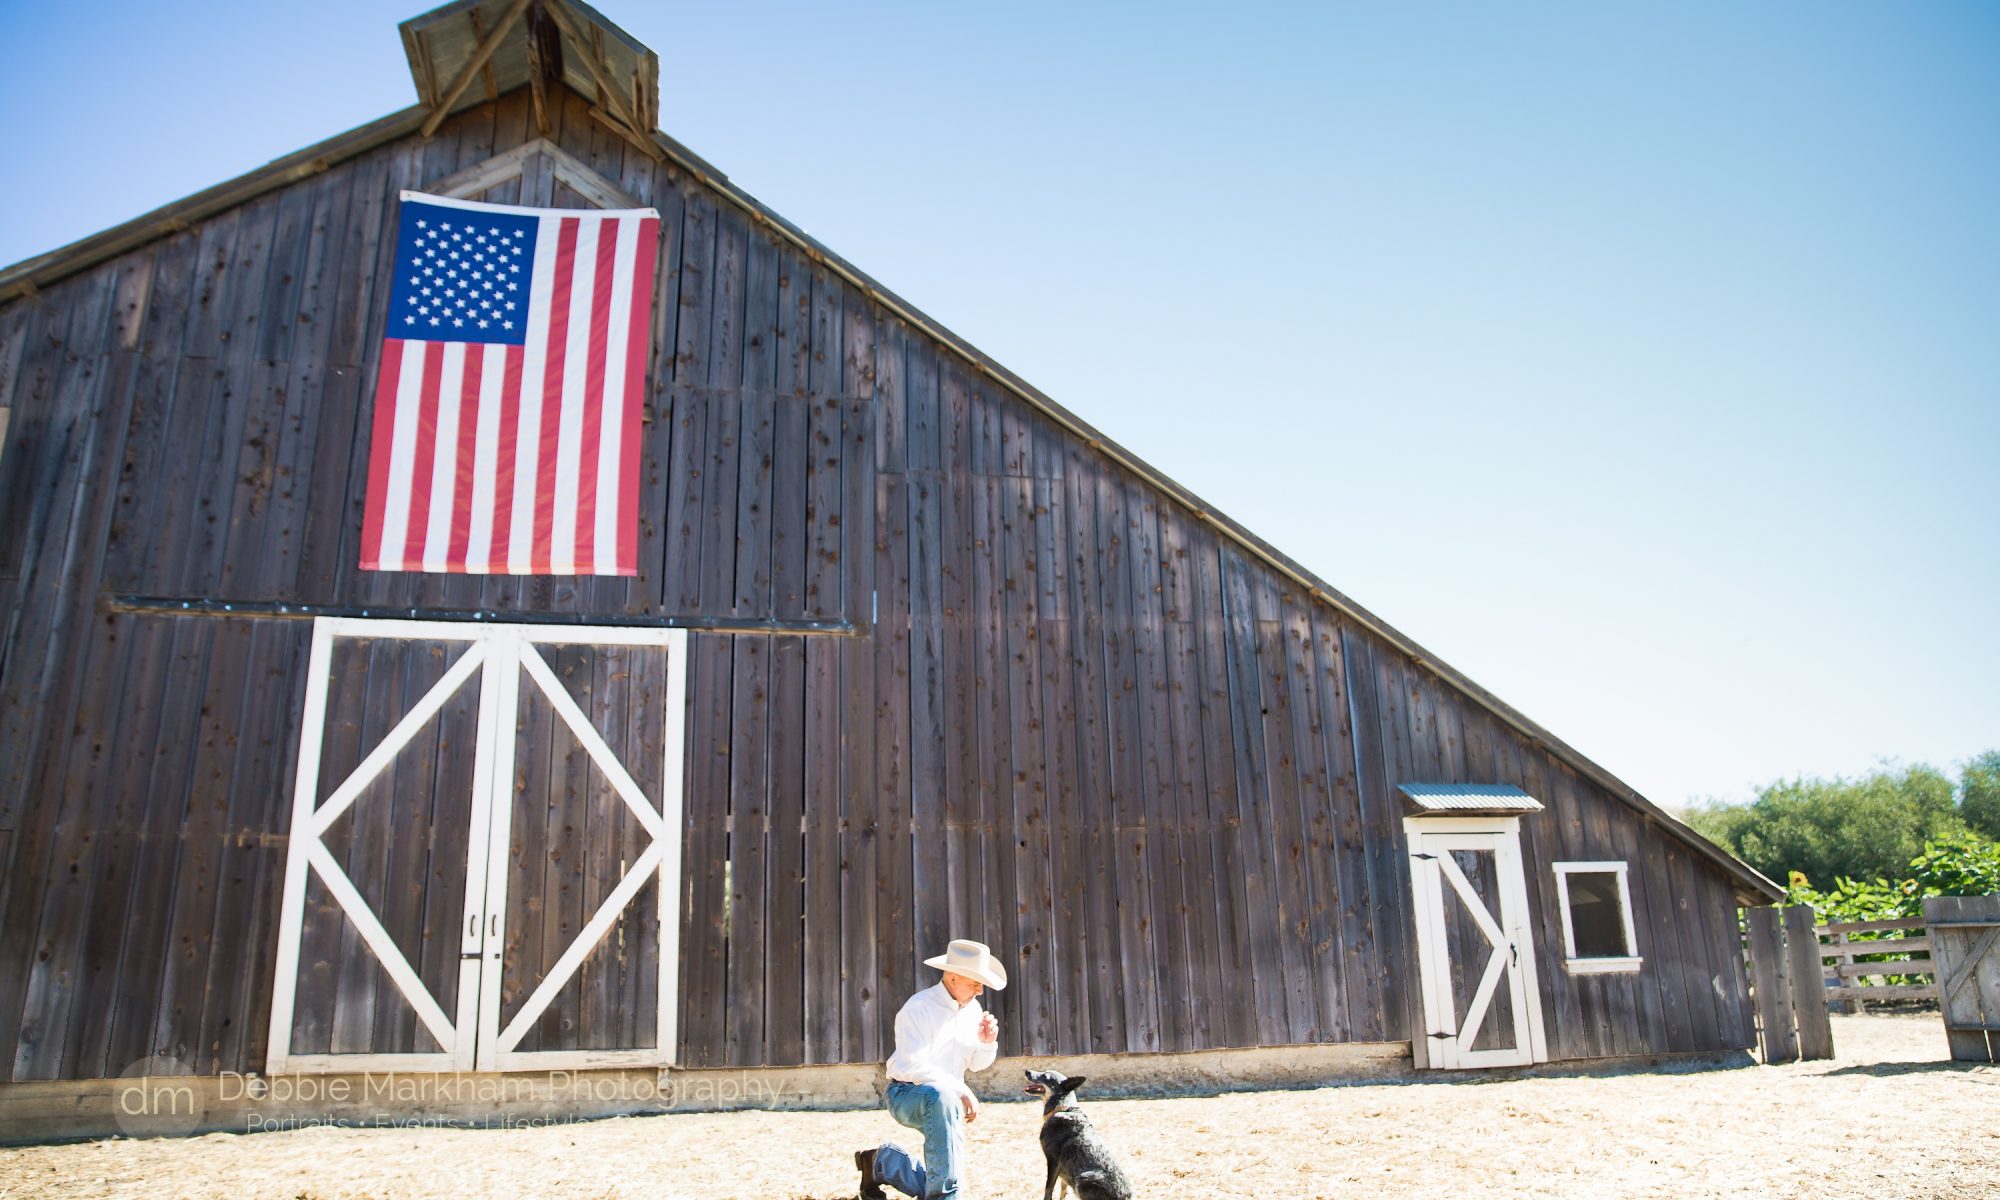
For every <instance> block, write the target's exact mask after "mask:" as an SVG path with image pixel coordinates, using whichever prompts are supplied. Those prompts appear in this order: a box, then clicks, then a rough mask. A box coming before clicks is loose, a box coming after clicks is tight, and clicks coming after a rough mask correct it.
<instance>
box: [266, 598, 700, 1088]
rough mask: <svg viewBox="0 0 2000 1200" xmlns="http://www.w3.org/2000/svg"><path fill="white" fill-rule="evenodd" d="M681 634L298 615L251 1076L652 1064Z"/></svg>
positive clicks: (664, 982) (666, 1012) (667, 908)
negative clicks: (262, 1046) (299, 708)
mask: <svg viewBox="0 0 2000 1200" xmlns="http://www.w3.org/2000/svg"><path fill="white" fill-rule="evenodd" d="M686 637H687V635H686V634H685V632H682V631H678V630H660V629H629V628H619V629H602V628H579V627H552V626H528V625H472V624H461V623H453V622H418V621H365V620H350V619H344V618H321V619H320V620H318V621H317V622H316V623H315V627H314V636H313V647H312V657H311V663H310V668H309V678H308V682H307V687H306V703H305V713H304V721H303V725H302V731H303V732H302V735H301V738H300V744H299V767H298V777H297V784H296V790H295V794H294V802H293V819H292V834H291V843H290V855H289V859H288V865H287V870H286V879H285V891H284V895H283V909H282V914H283V915H282V925H281V928H280V933H279V947H278V964H277V973H276V980H275V984H274V993H273V1001H272V1006H271V1007H272V1011H271V1031H270V1051H269V1055H268V1063H267V1068H266V1069H267V1070H268V1071H270V1072H271V1073H273V1074H276V1073H282V1072H310V1071H368V1070H379V1069H390V1068H400V1069H409V1070H460V1071H465V1070H488V1071H501V1070H521V1069H531V1068H533V1069H539V1068H557V1069H571V1068H578V1067H613V1066H654V1065H665V1064H667V1063H668V1062H670V1061H671V1059H672V1056H673V1048H674V1045H675V1028H674V1022H675V995H676V990H677V963H678V958H679V954H678V934H679V906H678V895H679V881H680V873H681V864H680V825H681V808H682V743H683V737H684V725H685V714H686V709H687V704H686V671H685V650H686Z"/></svg>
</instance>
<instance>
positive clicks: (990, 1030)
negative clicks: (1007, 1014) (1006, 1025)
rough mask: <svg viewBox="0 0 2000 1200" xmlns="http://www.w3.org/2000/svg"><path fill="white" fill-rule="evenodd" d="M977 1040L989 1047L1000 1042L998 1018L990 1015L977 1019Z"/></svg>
mask: <svg viewBox="0 0 2000 1200" xmlns="http://www.w3.org/2000/svg"><path fill="white" fill-rule="evenodd" d="M979 1040H980V1041H982V1042H985V1043H986V1044H987V1045H989V1046H990V1045H992V1044H993V1043H994V1042H997V1041H999V1040H1000V1018H998V1017H996V1016H994V1015H993V1014H992V1013H986V1014H984V1015H983V1016H981V1017H980V1018H979Z"/></svg>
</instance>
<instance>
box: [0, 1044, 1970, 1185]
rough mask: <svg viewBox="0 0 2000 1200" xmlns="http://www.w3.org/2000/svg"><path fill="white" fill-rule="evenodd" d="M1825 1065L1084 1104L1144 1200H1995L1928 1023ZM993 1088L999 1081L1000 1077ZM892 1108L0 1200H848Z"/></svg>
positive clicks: (310, 1144) (1956, 1083)
mask: <svg viewBox="0 0 2000 1200" xmlns="http://www.w3.org/2000/svg"><path fill="white" fill-rule="evenodd" d="M1834 1036H1835V1039H1836V1045H1837V1046H1838V1047H1839V1051H1840V1056H1839V1057H1838V1058H1837V1059H1835V1060H1834V1061H1832V1062H1822V1063H1809V1064H1799V1065H1794V1066H1787V1067H1742V1068H1735V1069H1727V1070H1703V1071H1692V1072H1688V1071H1682V1072H1674V1073H1665V1072H1658V1071H1630V1072H1623V1073H1617V1074H1592V1075H1573V1076H1551V1077H1538V1078H1526V1079H1510V1080H1501V1081H1490V1082H1473V1081H1465V1080H1460V1081H1456V1082H1451V1083H1444V1082H1434V1081H1431V1080H1426V1081H1424V1082H1422V1083H1416V1084H1411V1083H1389V1084H1365V1085H1355V1086H1346V1087H1334V1088H1322V1089H1317V1090H1312V1091H1283V1092H1258V1093H1239V1094H1234V1095H1226V1096H1214V1097H1199V1098H1188V1099H1171V1100H1121V1101H1108V1100H1107V1101H1098V1102H1094V1103H1093V1102H1089V1101H1088V1089H1086V1102H1087V1103H1088V1104H1089V1111H1090V1112H1091V1114H1092V1116H1093V1117H1094V1118H1095V1120H1096V1122H1097V1124H1098V1126H1099V1128H1100V1129H1102V1130H1103V1131H1104V1132H1105V1134H1106V1136H1107V1137H1108V1138H1109V1139H1110V1140H1111V1142H1112V1143H1113V1144H1114V1145H1115V1146H1116V1147H1117V1148H1118V1149H1119V1151H1120V1153H1121V1154H1122V1156H1123V1159H1124V1162H1125V1165H1126V1169H1127V1171H1128V1172H1129V1173H1130V1174H1131V1176H1132V1178H1133V1181H1134V1183H1135V1184H1136V1185H1137V1187H1138V1192H1139V1194H1140V1195H1141V1196H1156V1197H1168V1196H1172V1197H1200V1196H1260V1197H1267V1196H1297V1197H1347V1196H1367V1197H1370V1198H1371V1200H1387V1198H1391V1197H1406V1196H1407V1197H1451V1198H1453V1200H1463V1198H1464V1197H1469V1196H1480V1197H1508V1196H1564V1197H1642V1196H1643V1197H1668V1196H1672V1197H1711V1196H1712V1197H1752V1196H1755V1197H1760V1198H1778V1197H1808V1196H1810V1197H1827V1198H1832V1197H1869V1198H1871V1200H1887V1198H1890V1197H1912V1198H1916V1197H1922V1198H1925V1200H1943V1198H1945V1197H1953V1198H1956V1197H1980V1196H1995V1197H2000V1067H1991V1066H1980V1067H1974V1066H1970V1065H1966V1064H1954V1063H1951V1062H1950V1061H1948V1060H1947V1058H1946V1051H1945V1044H1944V1034H1943V1028H1942V1025H1941V1023H1940V1022H1939V1020H1938V1018H1937V1017H1936V1015H1935V1014H1931V1015H1923V1016H1888V1017H1836V1018H1835V1019H1834ZM996 1069H1004V1067H1002V1068H996ZM1038 1118H1039V1110H1038V1109H1036V1108H1035V1107H1034V1106H1032V1105H1030V1104H1027V1103H1020V1104H993V1105H989V1106H988V1108H987V1109H986V1111H985V1114H984V1115H983V1116H982V1118H981V1119H980V1120H979V1121H978V1122H977V1123H975V1124H974V1125H973V1126H972V1127H971V1130H970V1151H969V1154H970V1162H971V1167H970V1180H969V1184H970V1187H969V1190H968V1192H967V1194H968V1195H970V1196H976V1197H985V1198H997V1197H1006V1196H1020V1197H1034V1196H1038V1195H1040V1192H1041V1184H1042V1160H1041V1153H1040V1150H1039V1148H1038V1147H1037V1145H1036V1143H1035V1140H1034V1139H1035V1133H1036V1129H1037V1125H1038ZM882 1138H895V1139H898V1140H903V1141H905V1143H906V1144H914V1143H915V1141H916V1140H917V1139H914V1138H911V1137H909V1136H908V1132H907V1131H904V1130H902V1129H900V1128H898V1127H896V1126H895V1125H893V1124H892V1123H891V1122H890V1120H889V1118H888V1117H887V1115H886V1114H883V1113H879V1112H843V1113H768V1112H739V1113H713V1114H678V1115H665V1116H647V1117H627V1118H620V1119H616V1120H610V1121H597V1122H589V1123H580V1124H572V1125H561V1126H553V1127H546V1128H535V1129H513V1130H454V1129H332V1128H318V1129H303V1130H296V1131H287V1132H279V1133H259V1134H255V1135H250V1136H245V1135H238V1134H210V1135H208V1136H205V1137H198V1138H189V1139H180V1140H153V1141H132V1140H123V1139H121V1140H114V1141H104V1142H93V1143H84V1144H78V1145H68V1146H39V1147H21V1148H14V1149H5V1150H0V1197H9V1198H11V1197H26V1196H37V1197H40V1196H51V1197H140V1196H144V1197H190V1198H204V1200H206V1198H211V1197H213V1198H224V1197H226V1198H230V1200H244V1198H248V1197H286V1198H297V1200H363V1198H368V1200H392V1198H403V1197H412V1198H414V1197H433V1196H435V1197H452V1198H454V1200H457V1198H462V1197H471V1196H484V1197H502V1198H513V1197H518V1198H521V1200H528V1198H530V1197H533V1198H536V1200H543V1198H571V1197H574V1198H578V1200H586V1198H587V1200H596V1198H600V1197H603V1198H620V1200H622V1198H628V1197H629V1198H639V1197H666V1198H674V1197H688V1198H690V1200H695V1198H699V1200H727V1198H739V1197H740V1198H743V1200H749V1198H752V1197H756V1198H758V1200H772V1198H779V1200H795V1198H802V1197H811V1198H813V1200H826V1198H831V1197H851V1196H853V1195H854V1193H855V1186H854V1171H853V1168H852V1164H851V1161H850V1154H851V1152H852V1151H853V1150H855V1149H857V1148H859V1147H862V1146H866V1145H871V1144H873V1143H874V1142H876V1141H878V1140H880V1139H882Z"/></svg>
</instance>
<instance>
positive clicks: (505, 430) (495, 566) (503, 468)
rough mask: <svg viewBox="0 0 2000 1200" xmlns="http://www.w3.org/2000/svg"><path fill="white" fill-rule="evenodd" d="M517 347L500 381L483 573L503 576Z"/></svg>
mask: <svg viewBox="0 0 2000 1200" xmlns="http://www.w3.org/2000/svg"><path fill="white" fill-rule="evenodd" d="M525 354H526V351H525V350H523V348H522V347H520V346H509V347H507V365H506V368H505V369H506V372H507V373H506V374H505V375H503V376H502V377H501V380H500V441H499V451H500V452H499V455H498V457H497V458H496V460H495V463H494V465H495V466H496V467H497V468H498V470H497V472H496V475H497V476H498V477H497V478H496V479H495V480H494V482H493V548H492V550H491V551H490V552H489V553H488V555H487V559H486V561H487V564H488V566H487V569H488V570H490V571H494V572H504V571H505V570H506V569H507V561H508V557H509V555H510V554H512V552H513V547H514V538H513V530H514V453H515V451H516V450H517V449H518V448H519V446H520V441H521V359H522V358H523V356H524V355H525Z"/></svg>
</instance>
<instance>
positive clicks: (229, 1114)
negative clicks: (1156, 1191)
mask: <svg viewBox="0 0 2000 1200" xmlns="http://www.w3.org/2000/svg"><path fill="white" fill-rule="evenodd" d="M1051 1067H1055V1068H1061V1069H1063V1070H1065V1071H1067V1072H1068V1073H1070V1074H1087V1075H1089V1076H1090V1081H1091V1093H1092V1094H1093V1095H1096V1096H1099V1097H1101V1098H1104V1099H1112V1098H1116V1097H1126V1096H1174V1095H1207V1094H1215V1093H1220V1092H1231V1091H1248V1090H1257V1089H1264V1088H1274V1087H1275V1088H1300V1087H1322V1086H1330V1085H1337V1084H1352V1083H1367V1082H1387V1081H1399V1080H1400V1081H1408V1080H1409V1079H1411V1078H1413V1075H1412V1069H1411V1065H1410V1047H1409V1043H1407V1042H1364V1043H1345V1044H1341V1045H1322V1046H1271V1047H1259V1048H1249V1049H1232V1050H1205V1051H1197V1052H1193V1053H1185V1054H1136V1055H1135V1054H1122V1055H1110V1054H1088V1055H1070V1056H1062V1057H1039V1056H1029V1057H1010V1058H1003V1059H1001V1060H1000V1061H999V1062H997V1063H995V1064H994V1066H993V1067H992V1069H990V1070H988V1071H984V1072H981V1073H980V1074H979V1075H978V1076H976V1077H975V1078H973V1079H972V1080H971V1081H970V1082H971V1083H972V1085H973V1088H974V1090H975V1091H977V1092H978V1093H979V1095H980V1098H981V1099H982V1100H985V1101H988V1102H994V1101H998V1102H1006V1101H1013V1100H1020V1099H1021V1098H1022V1091H1021V1088H1020V1081H1021V1072H1022V1071H1023V1070H1040V1069H1047V1068H1051ZM887 1083H888V1081H887V1078H886V1076H884V1075H883V1073H882V1069H881V1067H879V1066H878V1065H876V1064H874V1063H859V1064H856V1063H844V1064H832V1065H816V1066H802V1067H743V1068H707V1069H696V1070H683V1069H678V1068H669V1069H665V1070H654V1069H644V1070H633V1069H627V1070H595V1071H589V1070H549V1071H532V1072H510V1073H505V1074H501V1073H494V1072H480V1073H447V1072H428V1071H375V1072H367V1073H362V1072H356V1073H351V1074H338V1075H280V1076H262V1075H255V1074H237V1073H234V1072H224V1073H222V1074H219V1075H151V1076H138V1077H131V1078H121V1079H91V1080H55V1081H49V1082H34V1083H14V1084H0V1129H4V1130H6V1133H5V1134H4V1135H0V1145H10V1144H11V1145H20V1144H27V1143H40V1142H55V1141H65V1140H70V1139H79V1138H99V1137H115V1136H118V1135H120V1134H125V1135H130V1136H146V1135H151V1134H159V1133H168V1134H176V1135H178V1134H195V1133H260V1132H272V1131H277V1130H283V1129H299V1128H304V1127H309V1126H316V1125H326V1126H355V1127H359V1126H374V1125H383V1126H410V1125H436V1126H457V1127H461V1128H463V1127H481V1128H506V1127H525V1126H534V1125H546V1124H562V1123H567V1122H571V1121H587V1120H598V1119H602V1118H606V1117H617V1116H649V1115H659V1114H666V1113H696V1112H726V1111H731V1110H739V1109H762V1110H772V1111H794V1112H796V1111H821V1112H826V1111H851V1110H856V1109H861V1110H866V1109H875V1108H879V1107H881V1105H882V1093H883V1089H884V1088H885V1087H887Z"/></svg>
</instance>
